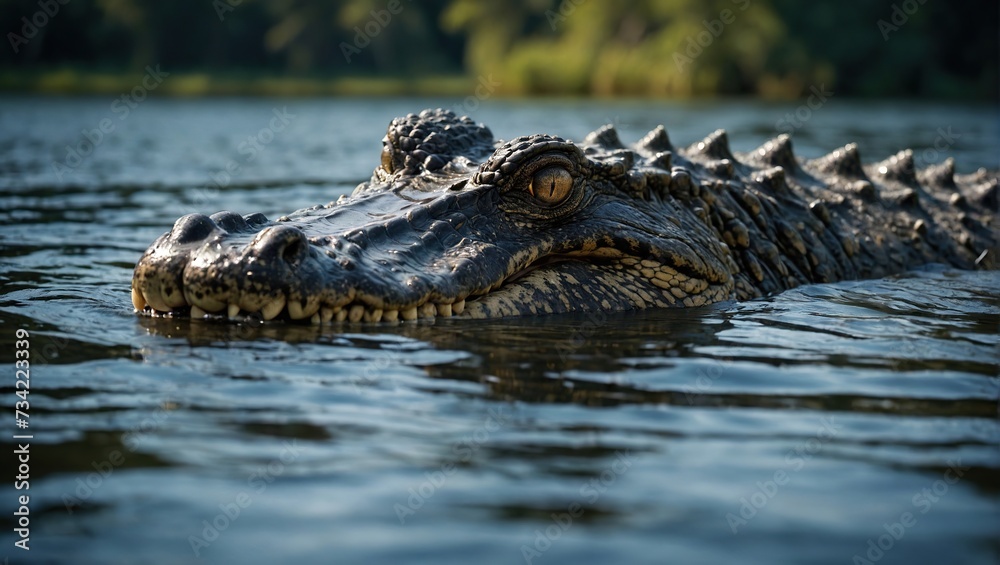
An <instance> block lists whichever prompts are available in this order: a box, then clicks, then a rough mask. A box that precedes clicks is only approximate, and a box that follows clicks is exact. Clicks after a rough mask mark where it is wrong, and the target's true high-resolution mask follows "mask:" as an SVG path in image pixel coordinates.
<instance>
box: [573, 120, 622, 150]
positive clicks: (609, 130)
mask: <svg viewBox="0 0 1000 565" xmlns="http://www.w3.org/2000/svg"><path fill="white" fill-rule="evenodd" d="M583 143H584V144H586V145H597V146H600V147H603V148H604V149H624V148H625V145H624V144H622V140H621V138H619V137H618V130H616V129H615V126H614V125H612V124H607V125H604V126H601V127H600V128H598V129H596V130H594V131H592V132H590V133H589V134H587V137H585V138H584V139H583Z"/></svg>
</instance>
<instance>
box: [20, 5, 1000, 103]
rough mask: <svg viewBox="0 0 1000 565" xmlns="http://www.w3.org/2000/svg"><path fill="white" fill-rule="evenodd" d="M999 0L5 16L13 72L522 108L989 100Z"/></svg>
mask: <svg viewBox="0 0 1000 565" xmlns="http://www.w3.org/2000/svg"><path fill="white" fill-rule="evenodd" d="M998 6H1000V4H998V3H997V2H996V1H995V0H966V1H964V2H953V3H947V2H940V1H935V0H886V1H870V0H813V1H812V2H808V3H807V2H801V1H798V0H620V1H610V0H507V1H503V2H501V1H483V0H342V1H322V0H172V1H170V2H163V1H162V0H161V1H157V0H0V8H2V9H0V30H2V31H3V33H4V37H5V43H6V45H5V47H4V48H3V49H0V72H3V73H7V74H10V73H15V74H16V73H30V72H43V71H46V70H53V69H60V68H67V67H68V68H75V69H85V70H91V71H102V72H128V71H136V70H139V69H142V68H144V67H145V66H147V65H150V64H160V65H162V66H163V67H164V68H165V69H170V70H171V71H177V72H184V71H189V72H205V73H209V74H212V75H225V76H231V77H240V76H246V77H251V76H261V75H266V76H273V77H279V78H280V77H312V78H317V77H318V78H337V77H369V78H375V79H377V78H379V77H393V78H396V79H401V80H407V79H411V78H412V79H417V78H426V77H438V76H440V77H455V76H463V77H470V78H472V79H475V78H477V77H488V79H489V80H490V81H491V82H495V83H496V84H498V85H499V86H498V87H497V90H498V92H499V93H502V94H510V95H519V94H526V95H546V94H553V95H599V96H623V95H624V96H671V97H676V96H685V97H691V96H704V95H745V94H751V95H764V96H771V95H774V96H798V95H800V94H802V93H804V92H808V91H809V89H810V88H816V87H822V88H829V89H833V90H834V91H836V92H837V93H838V94H846V95H856V96H894V97H946V98H961V99H993V100H995V99H996V98H997V92H998V67H1000V63H998V53H1000V40H998V37H1000V33H998V24H997V22H998V21H1000V7H998Z"/></svg>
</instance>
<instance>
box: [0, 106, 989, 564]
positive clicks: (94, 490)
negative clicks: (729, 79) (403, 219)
mask: <svg viewBox="0 0 1000 565" xmlns="http://www.w3.org/2000/svg"><path fill="white" fill-rule="evenodd" d="M459 102H460V101H459ZM110 103H111V100H110V99H103V98H89V99H88V98H79V99H41V100H27V99H19V98H5V99H3V100H2V101H0V108H2V110H0V126H2V127H0V195H2V196H0V200H2V202H3V205H2V224H0V226H2V227H0V287H2V289H3V293H2V299H0V344H2V348H0V355H2V356H3V358H4V359H6V361H4V362H5V363H9V362H12V361H13V360H14V359H15V343H14V342H15V332H16V330H17V329H19V328H20V329H25V330H27V331H28V332H29V333H30V337H29V341H30V352H31V358H30V359H31V369H32V371H31V377H32V379H31V389H30V396H29V400H30V409H29V413H30V416H29V418H30V427H29V429H27V430H24V432H30V433H31V434H33V436H34V437H33V439H32V440H31V441H30V490H27V491H25V490H15V489H14V488H13V484H14V475H15V474H16V471H14V470H13V468H14V465H13V464H7V463H6V461H11V462H14V458H13V457H14V456H13V455H12V454H11V451H13V449H15V446H14V445H12V444H11V443H10V442H12V441H13V439H8V438H11V437H12V436H13V435H14V434H15V433H18V430H17V429H16V428H15V425H14V424H15V423H14V415H13V414H12V413H11V412H12V411H11V409H10V408H11V407H13V405H14V402H15V401H16V400H19V399H17V398H15V396H14V392H15V389H14V387H13V384H12V383H13V380H14V379H13V375H10V374H9V376H8V377H7V378H6V380H5V381H4V382H3V383H2V386H0V392H2V394H3V398H4V400H3V403H4V406H7V407H8V409H6V410H5V411H4V414H5V415H4V416H3V418H2V419H0V420H2V422H3V424H2V427H3V429H4V430H5V431H4V432H3V434H2V435H3V437H4V438H5V439H3V442H4V446H3V447H2V448H0V449H2V451H3V452H4V454H5V455H4V456H3V458H4V461H5V463H4V466H3V468H4V469H6V471H5V473H4V475H5V476H4V479H3V487H2V488H0V497H2V502H0V507H2V508H3V513H2V515H0V526H2V527H0V530H2V534H0V547H2V550H0V555H6V556H8V557H9V558H10V560H11V562H12V563H21V562H32V563H48V562H51V563H64V562H70V561H72V562H89V563H137V562H144V563H189V562H190V563H193V562H198V561H201V560H204V561H208V562H218V563H240V562H242V563H256V562H278V563H296V562H302V563H330V562H345V563H361V562H365V563H377V562H384V563H402V562H414V563H456V564H458V563H463V564H464V563H470V562H471V563H480V564H487V563H490V564H492V563H525V562H530V563H542V564H545V563H549V564H555V563H578V562H607V563H664V562H677V563H722V562H732V561H734V560H739V561H741V562H759V563H783V562H784V563H791V562H795V563H852V562H855V563H856V562H864V561H858V559H864V560H868V561H871V562H873V563H874V562H878V563H914V562H928V563H929V562H934V563H950V562H954V563H995V562H996V560H997V558H998V555H1000V544H998V542H997V538H996V533H997V532H998V531H1000V488H998V484H1000V481H997V476H998V472H997V471H998V468H1000V450H998V442H1000V426H998V420H997V415H998V401H997V399H998V396H1000V395H998V382H1000V380H998V367H1000V359H998V345H1000V338H998V331H997V330H998V325H997V323H998V319H1000V318H998V314H1000V293H998V292H997V288H1000V276H998V274H997V273H995V272H991V273H969V272H960V271H954V270H945V269H941V268H930V269H926V270H922V271H919V272H915V273H908V274H903V275H900V276H897V277H892V278H889V279H884V280H877V281H862V282H843V283H839V284H832V285H816V286H808V287H802V288H799V289H795V290H793V291H790V292H786V293H784V294H781V295H779V296H776V297H771V298H768V299H764V300H758V301H754V302H748V303H742V304H723V305H717V306H713V307H710V308H703V309H696V310H687V311H653V312H643V313H639V314H635V313H628V314H619V315H613V316H608V317H600V318H588V317H586V316H562V317H549V318H537V319H523V320H501V321H492V322H475V323H467V322H460V321H454V320H438V321H437V322H436V323H431V322H427V323H419V324H408V325H403V326H400V327H385V328H376V329H358V328H352V329H349V330H346V331H345V330H344V329H339V330H338V329H330V328H322V329H317V328H311V327H301V326H291V325H284V324H265V325H259V326H238V325H228V324H218V323H207V322H201V321H198V322H191V321H189V320H184V319H176V320H172V319H155V320H153V319H147V318H138V317H136V316H135V315H134V314H133V313H132V307H131V303H130V301H129V292H128V289H129V281H130V278H131V269H132V266H133V265H134V263H135V261H136V259H138V257H139V255H140V254H141V253H142V251H143V250H144V249H145V248H146V246H147V245H148V244H149V243H150V242H151V241H152V240H153V239H154V238H155V237H156V236H158V235H159V234H160V233H162V232H164V231H166V230H167V229H168V228H169V226H170V225H171V224H172V222H173V221H174V219H176V218H177V217H179V216H181V215H183V214H185V213H188V212H192V211H200V212H205V213H212V212H215V211H217V210H221V209H230V210H234V211H238V212H241V213H248V212H255V211H260V212H263V213H265V214H266V215H267V216H268V217H272V218H273V217H277V216H279V215H281V214H283V213H286V212H289V211H292V210H294V209H297V208H301V207H305V206H309V205H313V204H318V203H324V202H328V201H331V200H334V199H336V198H337V197H338V196H339V195H341V194H345V193H347V192H349V191H350V190H351V189H352V188H353V187H354V186H355V185H356V184H357V183H359V182H361V181H363V180H365V179H367V178H368V176H369V175H370V173H371V169H372V167H374V166H375V165H376V164H377V162H378V154H379V153H378V152H379V149H380V139H381V136H382V134H383V131H384V127H385V125H386V124H387V123H388V121H389V120H390V119H391V118H392V117H393V116H396V115H401V114H404V113H407V112H410V111H416V110H419V109H421V108H423V107H426V106H434V105H440V104H442V101H440V100H332V101H327V100H266V99H264V100H225V99H217V100H156V99H152V100H148V101H146V102H144V103H142V104H140V105H139V106H138V107H137V108H136V109H134V110H133V111H132V112H131V113H130V115H129V116H128V117H127V118H126V119H124V120H122V119H120V117H121V116H120V114H117V113H114V112H112V110H111V107H110ZM455 103H456V101H444V104H446V105H448V106H451V105H453V104H455ZM284 108H287V110H285V114H284V120H285V121H287V122H288V123H287V124H285V123H284V122H282V120H281V119H279V120H278V121H277V122H273V125H274V126H276V127H275V129H273V130H271V133H260V132H261V130H262V129H264V128H270V127H272V119H273V118H275V117H276V115H278V114H282V111H283V110H282V109H284ZM275 111H277V112H278V114H275ZM795 111H796V106H794V105H786V106H781V105H766V104H751V103H743V102H726V101H716V102H711V103H703V104H686V105H684V104H656V103H650V102H618V103H612V102H585V103H584V102H572V103H571V102H564V101H546V102H508V101H497V100H487V101H484V102H482V104H481V107H479V108H478V109H476V111H475V112H472V115H473V117H475V118H476V119H479V120H482V121H485V122H486V123H488V124H489V125H490V126H491V127H492V128H493V130H494V133H496V134H497V135H498V136H499V137H502V138H510V137H513V136H515V135H518V134H524V133H536V132H540V131H545V132H550V133H556V134H561V135H564V136H568V137H571V138H576V139H579V138H580V137H582V136H583V135H584V134H585V133H586V132H587V131H588V130H590V129H594V128H596V127H598V126H600V125H601V124H603V123H606V122H612V123H616V124H618V126H619V129H620V130H621V132H622V137H623V138H624V139H626V140H632V139H636V138H638V137H640V136H641V135H642V134H643V133H644V132H645V131H646V130H648V129H649V128H651V127H652V126H654V125H656V124H657V123H663V124H665V125H666V126H667V128H668V130H669V131H670V135H671V137H672V139H673V140H674V141H675V142H678V143H691V142H694V141H696V140H698V139H700V138H701V137H702V136H704V135H705V134H707V133H709V132H710V131H712V130H714V129H715V128H717V127H727V128H728V129H729V132H730V136H731V139H732V143H733V145H734V148H735V149H736V150H740V151H746V150H749V149H752V148H753V147H755V146H756V145H757V144H759V143H761V142H763V141H764V140H765V139H766V138H768V137H770V136H772V135H773V134H774V130H775V128H776V127H779V126H778V120H779V119H781V118H782V116H784V115H785V114H786V113H788V112H795ZM995 112H996V111H995V109H991V108H988V107H961V106H947V105H936V104H888V103H884V104H883V103H851V102H847V101H842V100H838V99H833V100H831V101H830V102H828V103H827V105H826V106H824V107H823V108H821V109H819V110H816V111H815V112H813V114H812V116H810V119H809V120H807V121H806V122H805V123H804V124H803V127H802V128H800V129H798V130H797V131H796V132H795V138H794V139H795V144H796V148H797V150H798V151H799V153H800V154H804V155H806V156H816V155H819V154H822V153H824V152H826V151H827V150H831V149H833V148H835V147H837V146H839V145H843V144H845V143H848V142H850V141H858V142H859V143H860V146H861V151H862V155H863V156H864V157H865V158H866V159H867V160H876V159H881V158H883V157H885V156H887V155H889V154H891V153H894V152H895V151H898V150H899V149H901V148H903V147H905V146H913V147H915V148H916V151H917V158H918V161H919V160H923V159H928V160H930V159H935V158H936V159H938V160H940V159H943V158H944V157H945V156H954V157H955V158H956V160H957V163H958V168H959V170H960V171H964V172H971V171H972V170H974V169H975V168H977V167H980V166H996V164H997V163H996V156H997V154H998V141H997V140H998V133H997V119H996V113H995ZM289 114H290V115H291V116H290V115H289ZM105 118H107V119H108V120H109V122H105V124H104V125H105V126H106V129H110V128H108V127H107V126H109V125H113V126H114V130H113V131H110V133H106V134H102V138H101V139H100V142H99V143H98V145H97V148H96V150H94V151H93V153H92V154H90V155H88V156H86V157H83V158H82V159H81V162H79V163H76V161H75V160H73V159H72V158H71V159H70V161H68V162H67V161H66V157H67V149H66V147H65V146H66V145H67V144H72V145H75V144H78V143H79V142H80V140H82V139H83V137H82V134H81V130H84V129H86V130H91V129H93V128H100V125H101V120H103V119H105ZM277 126H281V131H276V129H277ZM949 128H950V129H949ZM90 135H91V137H93V138H94V139H97V134H96V133H91V134H90ZM250 135H260V142H259V149H255V150H254V151H251V150H250V149H249V147H251V146H249V145H246V146H241V144H242V143H244V142H245V141H246V139H247V136H250ZM944 136H947V138H948V139H949V140H950V141H946V140H945V139H944ZM265 140H267V141H268V143H263V141H265ZM935 147H937V149H935ZM84 149H86V147H84ZM934 153H939V154H938V155H935V154H934ZM53 161H56V162H58V163H60V165H61V167H66V168H65V169H63V168H60V169H59V171H58V173H57V172H56V171H54V170H53V165H52V163H53ZM230 163H233V164H234V165H231V170H232V171H236V169H235V167H239V170H238V171H237V172H232V173H231V174H229V178H228V179H227V178H225V177H224V176H220V174H219V173H220V171H226V167H227V165H228V164H230ZM73 165H75V166H73ZM213 179H215V180H213ZM220 186H221V187H222V188H220ZM24 494H29V495H30V505H29V506H30V547H31V550H30V552H24V551H22V550H21V549H17V548H15V547H14V545H13V544H14V542H15V541H16V540H17V539H18V538H17V535H16V534H15V533H14V532H13V528H14V527H15V521H14V520H15V516H14V514H13V512H14V510H15V508H16V506H18V505H17V504H16V497H17V496H18V495H24ZM879 544H881V548H880V547H879ZM196 552H197V554H198V555H199V556H200V557H196Z"/></svg>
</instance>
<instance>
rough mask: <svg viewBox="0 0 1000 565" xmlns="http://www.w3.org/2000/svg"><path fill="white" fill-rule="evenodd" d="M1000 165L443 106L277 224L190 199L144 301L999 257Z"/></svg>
mask: <svg viewBox="0 0 1000 565" xmlns="http://www.w3.org/2000/svg"><path fill="white" fill-rule="evenodd" d="M997 179H998V174H997V172H996V171H987V170H985V169H980V170H978V171H975V172H973V173H971V174H966V175H957V174H956V173H955V165H954V161H953V160H951V159H948V160H946V161H945V162H943V163H940V164H937V165H932V166H930V167H927V168H925V169H920V170H918V169H916V167H915V166H914V162H913V155H912V152H911V151H909V150H904V151H901V152H899V153H898V154H896V155H894V156H892V157H890V158H888V159H886V160H884V161H882V162H879V163H874V164H871V165H862V163H861V160H860V157H859V155H858V150H857V146H856V145H853V144H851V145H847V146H846V147H842V148H840V149H837V150H835V151H833V152H832V153H830V154H828V155H826V156H824V157H820V158H818V159H813V160H805V159H799V158H797V157H796V156H795V155H794V153H793V151H792V145H791V140H790V139H789V138H788V137H787V136H784V135H783V136H779V137H777V138H775V139H773V140H770V141H768V142H766V143H765V144H764V145H762V146H761V147H760V148H759V149H757V150H755V151H752V152H750V153H747V154H741V155H734V154H733V153H732V152H731V151H730V149H729V146H728V141H727V139H726V134H725V132H724V131H721V130H719V131H716V132H715V133H713V134H711V135H709V136H708V137H707V138H705V139H704V140H702V141H700V142H697V143H694V144H693V145H691V146H688V147H676V146H674V145H673V144H672V143H671V142H670V140H669V138H668V136H667V132H666V130H665V129H664V128H663V127H662V126H658V127H656V128H654V129H653V130H652V131H650V132H649V134H648V135H646V136H645V137H644V138H643V139H641V140H639V141H638V142H637V143H636V144H634V145H632V146H625V145H624V144H623V143H622V142H621V141H620V139H619V138H618V134H617V133H616V132H615V130H614V129H613V128H612V127H610V126H605V127H604V128H601V129H599V130H597V131H595V132H594V133H592V134H590V135H588V136H587V137H586V138H585V139H583V140H582V141H580V142H576V143H574V142H571V141H567V140H565V139H562V138H560V137H555V136H550V135H531V136H524V137H518V138H515V139H512V140H510V141H506V142H501V141H496V140H495V139H494V138H493V134H492V133H491V132H490V130H489V129H488V128H487V127H486V126H484V125H482V124H476V123H475V122H473V121H472V120H470V119H469V118H467V117H462V118H459V117H457V116H455V115H454V114H453V113H451V112H449V111H445V110H425V111H423V112H421V113H420V114H410V115H408V116H405V117H402V118H396V119H395V120H393V121H392V123H391V124H390V125H389V128H388V131H387V133H386V136H385V138H384V139H383V151H382V156H381V164H380V165H379V166H378V167H377V168H376V169H375V171H374V174H373V175H372V178H371V180H370V181H369V182H367V183H364V184H362V185H360V186H358V188H357V189H356V190H355V191H354V193H353V194H352V195H351V196H350V197H342V198H341V199H340V200H338V201H337V202H332V203H329V204H325V205H320V206H314V207H312V208H307V209H304V210H299V211H297V212H293V213H291V214H289V215H287V216H283V217H281V218H278V219H277V220H274V221H270V220H268V219H267V218H265V217H264V216H263V215H261V214H248V215H245V216H241V215H239V214H236V213H233V212H219V213H216V214H213V215H212V216H205V215H201V214H189V215H187V216H184V217H182V218H180V219H179V220H177V222H176V223H175V224H174V226H173V228H172V229H171V230H170V231H169V232H167V233H165V234H164V235H163V236H161V237H160V238H159V239H157V240H156V241H155V242H154V243H153V244H152V245H151V246H150V248H149V249H148V250H147V251H146V252H145V254H144V255H143V256H142V257H141V258H140V259H139V261H138V263H137V265H136V267H135V272H134V275H133V280H132V302H133V305H134V306H135V308H136V310H137V311H139V312H140V313H145V314H153V315H158V314H169V315H190V316H191V317H193V318H201V317H206V316H207V317H217V318H221V319H225V318H227V317H228V318H230V319H263V320H273V319H283V320H302V321H305V322H310V323H313V324H326V323H335V322H385V323H394V322H399V321H403V320H414V319H418V318H434V317H449V316H460V317H466V318H497V317H505V316H524V315H538V314H555V313H564V312H614V311H624V310H635V309H643V308H669V307H696V306H702V305H705V304H711V303H716V302H719V301H725V300H732V299H735V300H746V299H752V298H756V297H761V296H765V295H769V294H773V293H776V292H780V291H782V290H785V289H789V288H793V287H796V286H798V285H801V284H807V283H813V282H832V281H837V280H843V279H859V278H872V277H880V276H886V275H890V274H894V273H900V272H903V271H905V270H907V269H912V268H916V267H919V266H921V265H925V264H928V263H943V264H946V265H951V266H954V267H958V268H965V269H972V268H995V266H996V253H997V243H998V236H997V225H996V222H997V221H996V217H997V207H998V202H997V201H998V180H997Z"/></svg>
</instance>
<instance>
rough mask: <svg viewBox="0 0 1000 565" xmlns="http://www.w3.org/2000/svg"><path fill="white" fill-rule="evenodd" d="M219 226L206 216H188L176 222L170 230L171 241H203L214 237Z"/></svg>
mask: <svg viewBox="0 0 1000 565" xmlns="http://www.w3.org/2000/svg"><path fill="white" fill-rule="evenodd" d="M217 227H218V226H217V225H215V222H213V221H212V219H211V218H209V217H208V216H206V215H204V214H188V215H187V216H183V217H181V218H180V219H178V220H177V221H176V222H174V227H173V229H172V230H170V234H171V239H173V240H174V241H176V242H177V243H194V242H196V241H203V240H205V239H207V238H208V236H210V235H212V232H214V231H215V230H216V228H217Z"/></svg>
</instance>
